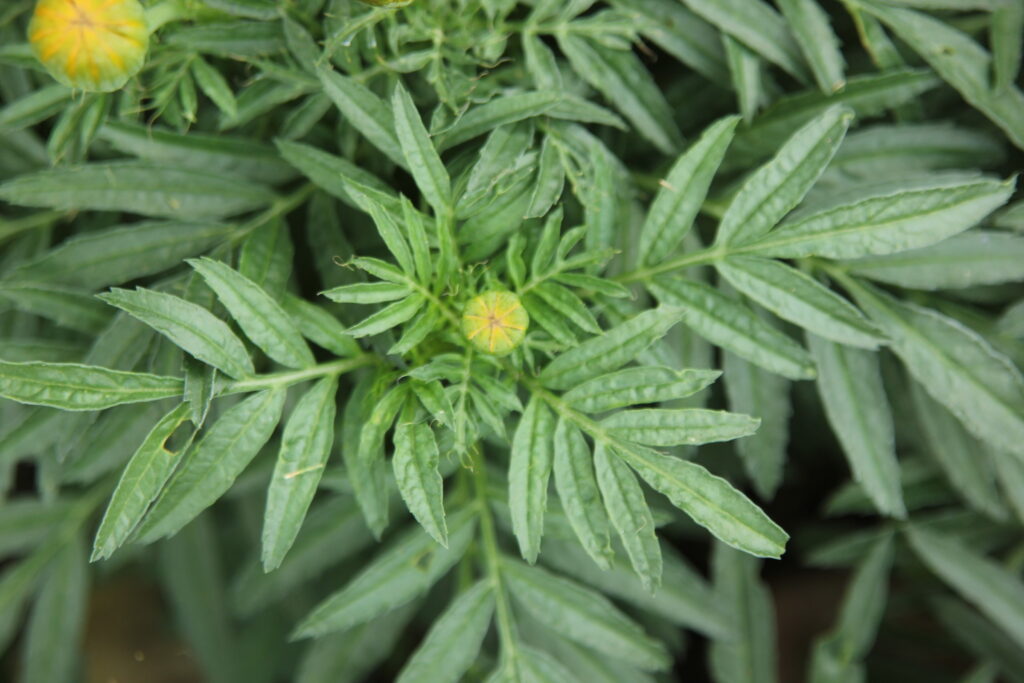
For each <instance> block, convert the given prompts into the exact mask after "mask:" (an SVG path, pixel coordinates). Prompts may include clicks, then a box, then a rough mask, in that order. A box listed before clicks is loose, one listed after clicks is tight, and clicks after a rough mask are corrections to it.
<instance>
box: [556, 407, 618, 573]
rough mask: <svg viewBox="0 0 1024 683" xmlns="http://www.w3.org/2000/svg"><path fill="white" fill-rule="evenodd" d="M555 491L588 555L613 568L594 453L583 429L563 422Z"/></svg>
mask: <svg viewBox="0 0 1024 683" xmlns="http://www.w3.org/2000/svg"><path fill="white" fill-rule="evenodd" d="M553 469H554V473H555V490H556V491H558V500H559V502H560V503H561V504H562V508H563V509H564V510H565V515H566V517H568V518H569V524H571V525H572V528H573V531H575V532H576V537H577V538H578V539H579V541H580V544H581V545H582V546H583V548H584V549H585V550H586V551H587V554H588V555H590V557H591V558H592V559H593V560H594V562H596V563H597V564H598V566H600V567H601V568H602V569H608V568H609V567H610V566H611V557H612V555H613V553H612V549H611V543H610V541H609V538H608V516H607V515H606V514H605V511H604V506H603V505H602V503H601V494H600V492H599V490H598V485H597V479H596V477H595V475H594V465H593V462H592V460H591V457H590V449H589V448H588V447H587V442H586V441H584V439H583V434H582V433H581V432H580V430H579V428H578V427H576V426H575V425H573V424H572V423H570V422H568V421H567V420H566V419H565V418H559V420H558V425H557V426H556V427H555V440H554V467H553Z"/></svg>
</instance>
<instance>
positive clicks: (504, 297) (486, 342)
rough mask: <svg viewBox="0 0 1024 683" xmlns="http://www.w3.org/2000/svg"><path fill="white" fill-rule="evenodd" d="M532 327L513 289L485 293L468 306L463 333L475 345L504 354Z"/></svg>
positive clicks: (463, 323)
mask: <svg viewBox="0 0 1024 683" xmlns="http://www.w3.org/2000/svg"><path fill="white" fill-rule="evenodd" d="M529 326H530V316H529V315H528V314H527V313H526V309H525V308H523V305H522V304H521V303H520V302H519V297H518V296H516V295H515V294H513V293H512V292H486V293H484V294H481V295H480V296H478V297H476V298H475V299H473V300H472V301H470V302H469V303H468V304H467V305H466V310H465V311H463V314H462V333H463V334H465V335H466V339H468V340H469V341H470V342H472V343H473V346H475V347H476V348H478V349H480V350H481V351H484V352H485V353H490V354H493V355H495V356H504V355H505V354H507V353H510V352H511V351H512V349H514V348H516V347H517V346H519V344H520V343H521V342H522V341H523V337H525V336H526V328H528V327H529Z"/></svg>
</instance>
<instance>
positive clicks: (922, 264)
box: [844, 230, 1024, 290]
mask: <svg viewBox="0 0 1024 683" xmlns="http://www.w3.org/2000/svg"><path fill="white" fill-rule="evenodd" d="M844 265H845V267H846V268H847V269H848V270H849V271H850V272H852V273H855V274H857V275H860V276H863V277H866V278H870V279H872V280H876V281H878V282H885V283H888V284H892V285H897V286H899V287H907V288H910V289H925V290H935V289H958V288H961V287H974V286H976V285H995V284H1001V283H1004V282H1018V281H1020V280H1024V237H1022V236H1020V235H1011V234H1007V233H1003V232H996V231H994V230H970V231H968V232H965V233H962V234H959V235H954V236H953V237H950V238H949V239H947V240H944V241H942V242H939V243H938V244H933V245H931V246H929V247H924V248H921V249H913V250H911V251H904V252H900V253H898V254H889V255H886V256H875V257H870V258H862V259H857V260H855V261H850V262H848V263H846V264H844Z"/></svg>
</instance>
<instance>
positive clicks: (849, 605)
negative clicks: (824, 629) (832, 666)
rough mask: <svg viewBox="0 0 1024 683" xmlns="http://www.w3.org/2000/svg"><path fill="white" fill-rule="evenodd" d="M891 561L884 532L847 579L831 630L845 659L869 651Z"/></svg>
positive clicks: (890, 539)
mask: <svg viewBox="0 0 1024 683" xmlns="http://www.w3.org/2000/svg"><path fill="white" fill-rule="evenodd" d="M892 563H893V537H892V535H891V534H888V533H887V534H885V535H884V536H882V537H881V538H880V539H879V540H878V541H877V542H876V543H875V544H874V545H872V547H871V550H870V552H869V553H868V554H867V555H866V556H865V557H864V559H863V560H862V561H861V562H860V563H859V564H858V565H857V570H856V571H855V572H854V575H853V577H852V578H851V579H850V585H849V587H848V588H847V589H846V595H845V597H844V598H843V604H842V607H841V608H840V612H839V618H838V620H837V622H836V626H835V628H834V629H833V631H832V633H831V638H832V639H833V642H835V644H836V647H837V649H838V652H839V654H840V655H841V656H842V658H843V659H845V660H846V661H850V660H857V659H861V658H863V657H865V656H867V654H868V653H869V652H870V651H871V646H872V644H873V643H874V640H875V635H876V633H877V631H878V627H879V624H880V622H881V621H882V613H883V612H884V610H885V603H886V600H887V599H888V593H889V572H890V571H891V569H892Z"/></svg>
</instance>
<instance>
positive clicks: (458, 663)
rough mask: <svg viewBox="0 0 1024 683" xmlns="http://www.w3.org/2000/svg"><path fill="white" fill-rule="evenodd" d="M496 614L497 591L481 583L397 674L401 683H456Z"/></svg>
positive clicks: (437, 624) (465, 595)
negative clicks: (421, 682)
mask: <svg viewBox="0 0 1024 683" xmlns="http://www.w3.org/2000/svg"><path fill="white" fill-rule="evenodd" d="M493 613H494V588H493V586H492V585H491V583H490V582H489V581H487V580H486V579H482V580H480V581H478V582H477V583H475V584H474V585H473V587H472V588H470V589H469V590H467V591H465V592H464V593H462V594H461V595H459V597H457V598H456V599H455V600H453V601H452V604H451V605H449V607H448V609H446V610H445V611H444V613H443V614H442V615H441V616H440V617H438V619H437V620H436V621H435V622H434V624H433V626H431V627H430V631H429V632H428V633H427V636H426V638H424V639H423V642H422V643H420V646H419V647H418V648H416V651H415V652H413V654H412V657H410V658H409V661H407V662H406V663H405V666H404V667H402V671H401V673H399V674H398V679H397V681H398V683H419V681H432V682H436V683H456V682H457V681H459V680H461V679H462V675H463V674H464V673H466V671H467V670H469V668H470V667H471V666H472V665H473V662H474V661H475V660H476V658H477V655H478V654H479V652H480V647H481V646H482V645H483V642H484V636H486V635H487V629H488V626H490V623H491V615H492V614H493Z"/></svg>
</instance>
